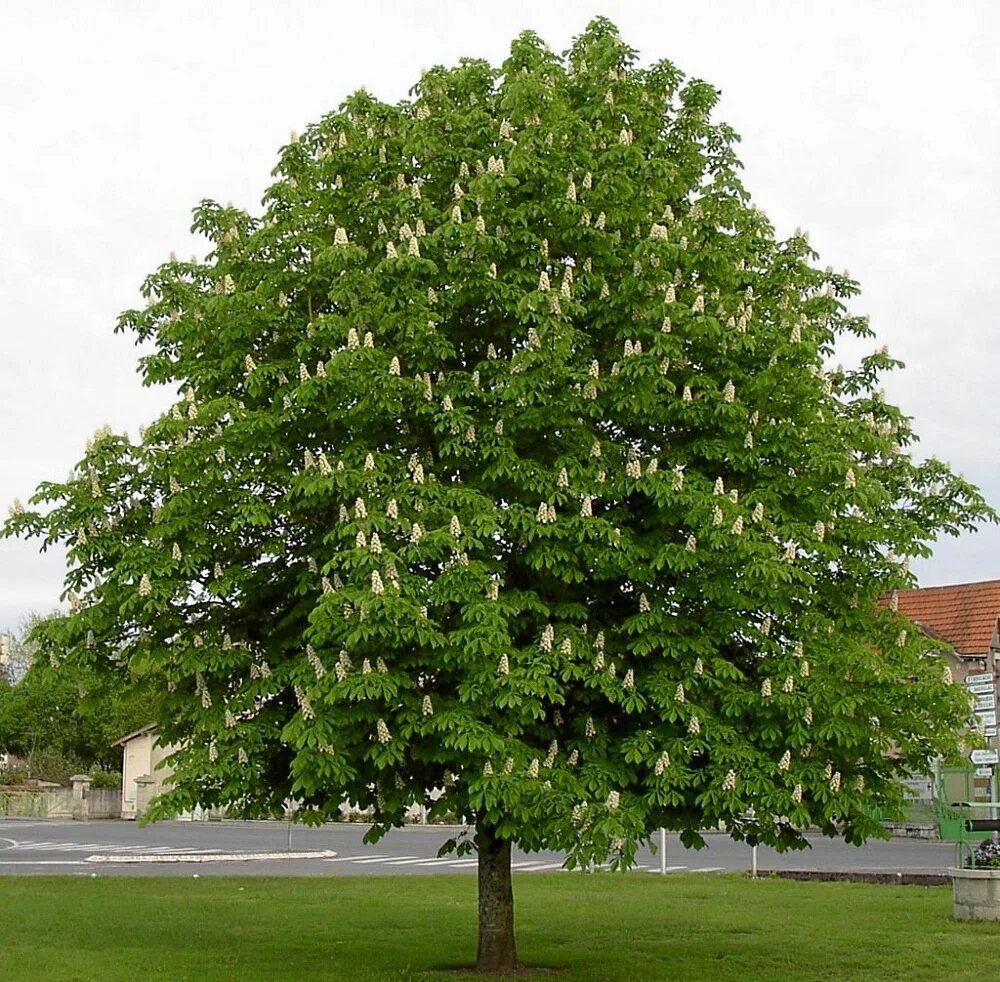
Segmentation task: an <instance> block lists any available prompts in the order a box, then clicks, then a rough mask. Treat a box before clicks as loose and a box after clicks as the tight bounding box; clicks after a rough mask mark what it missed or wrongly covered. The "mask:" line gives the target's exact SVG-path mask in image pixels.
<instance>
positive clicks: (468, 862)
mask: <svg viewBox="0 0 1000 982" xmlns="http://www.w3.org/2000/svg"><path fill="white" fill-rule="evenodd" d="M445 865H446V866H447V867H448V869H470V868H471V867H473V866H478V865H479V860H478V859H458V860H456V861H455V862H451V863H445Z"/></svg>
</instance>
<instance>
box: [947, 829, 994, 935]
mask: <svg viewBox="0 0 1000 982" xmlns="http://www.w3.org/2000/svg"><path fill="white" fill-rule="evenodd" d="M949 872H950V874H951V885H952V913H953V916H954V917H955V919H956V920H959V921H1000V841H998V840H997V839H987V840H986V841H985V842H981V843H980V844H979V845H978V846H977V847H976V849H974V850H973V851H972V852H971V853H970V854H969V855H968V856H967V857H966V860H965V865H964V866H963V867H962V868H956V869H952V870H949Z"/></svg>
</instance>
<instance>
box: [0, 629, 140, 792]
mask: <svg viewBox="0 0 1000 982" xmlns="http://www.w3.org/2000/svg"><path fill="white" fill-rule="evenodd" d="M46 621H47V618H43V617H38V616H37V615H32V616H31V617H30V618H29V619H28V622H27V624H26V629H31V630H32V631H38V632H42V631H45V630H46ZM12 648H14V649H15V650H16V651H17V652H18V659H19V661H21V662H23V664H24V665H25V666H26V667H25V670H24V671H23V674H22V673H21V672H19V673H18V678H17V681H16V682H15V684H13V685H7V684H5V683H4V682H2V681H0V751H9V752H11V753H14V754H17V755H18V756H19V757H23V758H25V760H26V761H27V764H28V768H29V770H30V771H31V776H33V777H41V778H44V779H46V780H65V779H66V778H67V777H68V776H69V775H70V774H72V773H73V772H74V771H75V770H79V769H81V768H93V767H100V768H104V769H107V770H115V769H119V768H120V767H121V762H122V753H121V749H120V748H118V747H115V746H114V744H115V742H116V741H117V740H119V739H121V737H123V736H124V735H125V734H126V733H128V732H130V731H131V730H135V729H138V728H139V727H140V726H143V725H145V724H146V723H148V722H149V721H150V720H151V719H153V718H154V716H155V714H156V693H155V691H154V690H153V688H152V685H151V683H150V681H149V680H143V681H141V682H140V681H138V680H135V679H132V678H130V677H129V673H128V670H127V666H126V665H124V664H122V663H119V670H117V671H116V670H113V669H110V666H104V665H101V666H95V665H90V664H88V663H86V662H83V661H80V660H78V659H68V660H66V661H65V662H64V661H62V660H61V659H60V658H58V657H57V658H55V659H52V658H51V657H49V656H42V655H41V654H40V653H38V652H37V651H35V650H34V645H33V644H32V643H31V642H26V641H25V640H24V639H23V638H22V639H18V638H14V639H13V643H12ZM50 654H51V652H50ZM109 669H110V670H109Z"/></svg>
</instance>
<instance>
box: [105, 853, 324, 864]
mask: <svg viewBox="0 0 1000 982" xmlns="http://www.w3.org/2000/svg"><path fill="white" fill-rule="evenodd" d="M333 855H334V853H332V852H331V851H330V850H328V849H327V850H323V851H322V852H233V853H216V854H214V855H211V856H206V855H204V854H195V853H190V852H186V853H182V854H181V853H171V854H170V855H166V854H164V853H160V854H158V855H143V856H136V855H130V856H88V857H87V862H88V863H130V864H135V863H150V864H152V863H249V862H257V861H260V860H289V859H293V860H302V859H306V860H308V859H328V858H331V857H332V856H333Z"/></svg>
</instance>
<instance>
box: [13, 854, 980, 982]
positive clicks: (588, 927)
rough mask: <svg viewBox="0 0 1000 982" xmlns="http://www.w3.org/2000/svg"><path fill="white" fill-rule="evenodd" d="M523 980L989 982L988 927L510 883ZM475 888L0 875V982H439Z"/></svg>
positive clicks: (930, 894)
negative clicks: (536, 970)
mask: <svg viewBox="0 0 1000 982" xmlns="http://www.w3.org/2000/svg"><path fill="white" fill-rule="evenodd" d="M514 890H515V902H516V905H517V906H516V915H515V917H516V924H517V937H518V949H519V954H520V956H521V958H522V960H524V961H525V962H527V963H528V964H530V965H533V966H538V967H549V968H552V969H555V970H556V971H555V972H552V973H545V974H544V975H542V974H539V975H537V976H535V977H536V978H539V979H544V978H551V979H553V980H555V982H564V980H565V982H570V980H586V982H600V980H619V979H620V980H627V982H641V980H657V982H660V980H664V982H665V980H671V982H672V980H681V979H692V980H694V979H697V980H711V982H716V980H729V979H731V980H739V982H748V980H755V979H776V980H777V979H780V980H782V982H785V980H794V979H809V980H814V979H817V980H818V979H865V980H883V979H885V980H889V979H900V980H906V982H919V980H928V982H930V980H934V982H941V980H947V982H958V980H964V979H969V980H973V979H974V980H976V982H984V980H986V979H990V978H994V979H995V978H997V977H998V969H997V964H998V962H997V958H998V956H997V953H996V952H997V944H998V942H1000V925H997V926H990V925H982V924H959V923H956V922H954V921H952V920H951V919H950V911H951V892H950V888H942V887H935V888H926V887H888V886H871V885H867V884H856V883H797V882H791V881H787V880H759V881H756V882H754V881H751V880H747V879H745V878H743V877H741V876H733V875H727V876H715V875H713V876H705V875H700V876H690V875H687V876H686V875H676V874H674V875H671V876H669V877H665V878H661V877H658V876H655V875H641V874H632V875H629V876H619V875H614V874H598V875H596V876H587V875H585V874H582V873H579V874H566V873H560V874H553V875H540V874H531V875H530V876H521V877H517V876H515V883H514ZM475 917H476V881H475V878H474V877H471V876H469V877H448V876H426V877H424V876H422V877H408V878H399V879H395V878H393V879H390V878H387V877H372V878H360V877H359V878H355V877H339V876H338V877H329V878H324V879H299V878H291V877H289V878H273V879H271V878H243V879H236V878H233V879H230V878H225V879H223V878H217V877H214V876H213V877H201V878H199V879H193V878H190V877H188V878H172V877H171V878H149V879H117V878H111V877H104V876H102V877H100V878H97V879H90V878H69V877H18V878H14V877H10V878H0V979H3V980H11V982H21V980H33V979H39V980H41V979H44V980H46V982H54V980H67V979H81V980H91V979H95V980H97V979H100V980H118V979H121V980H126V979H127V980H129V982H135V980H136V979H141V980H144V982H145V980H150V979H192V980H198V982H203V980H215V979H239V980H243V979H262V980H263V979H268V980H270V979H338V980H344V982H367V980H394V982H395V980H405V979H421V980H423V979H427V980H430V979H449V980H452V982H457V980H458V979H463V978H466V975H465V973H462V972H456V971H454V969H455V968H457V967H459V966H462V965H469V964H470V963H471V962H472V961H473V959H474V956H475V946H476V938H475Z"/></svg>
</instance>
